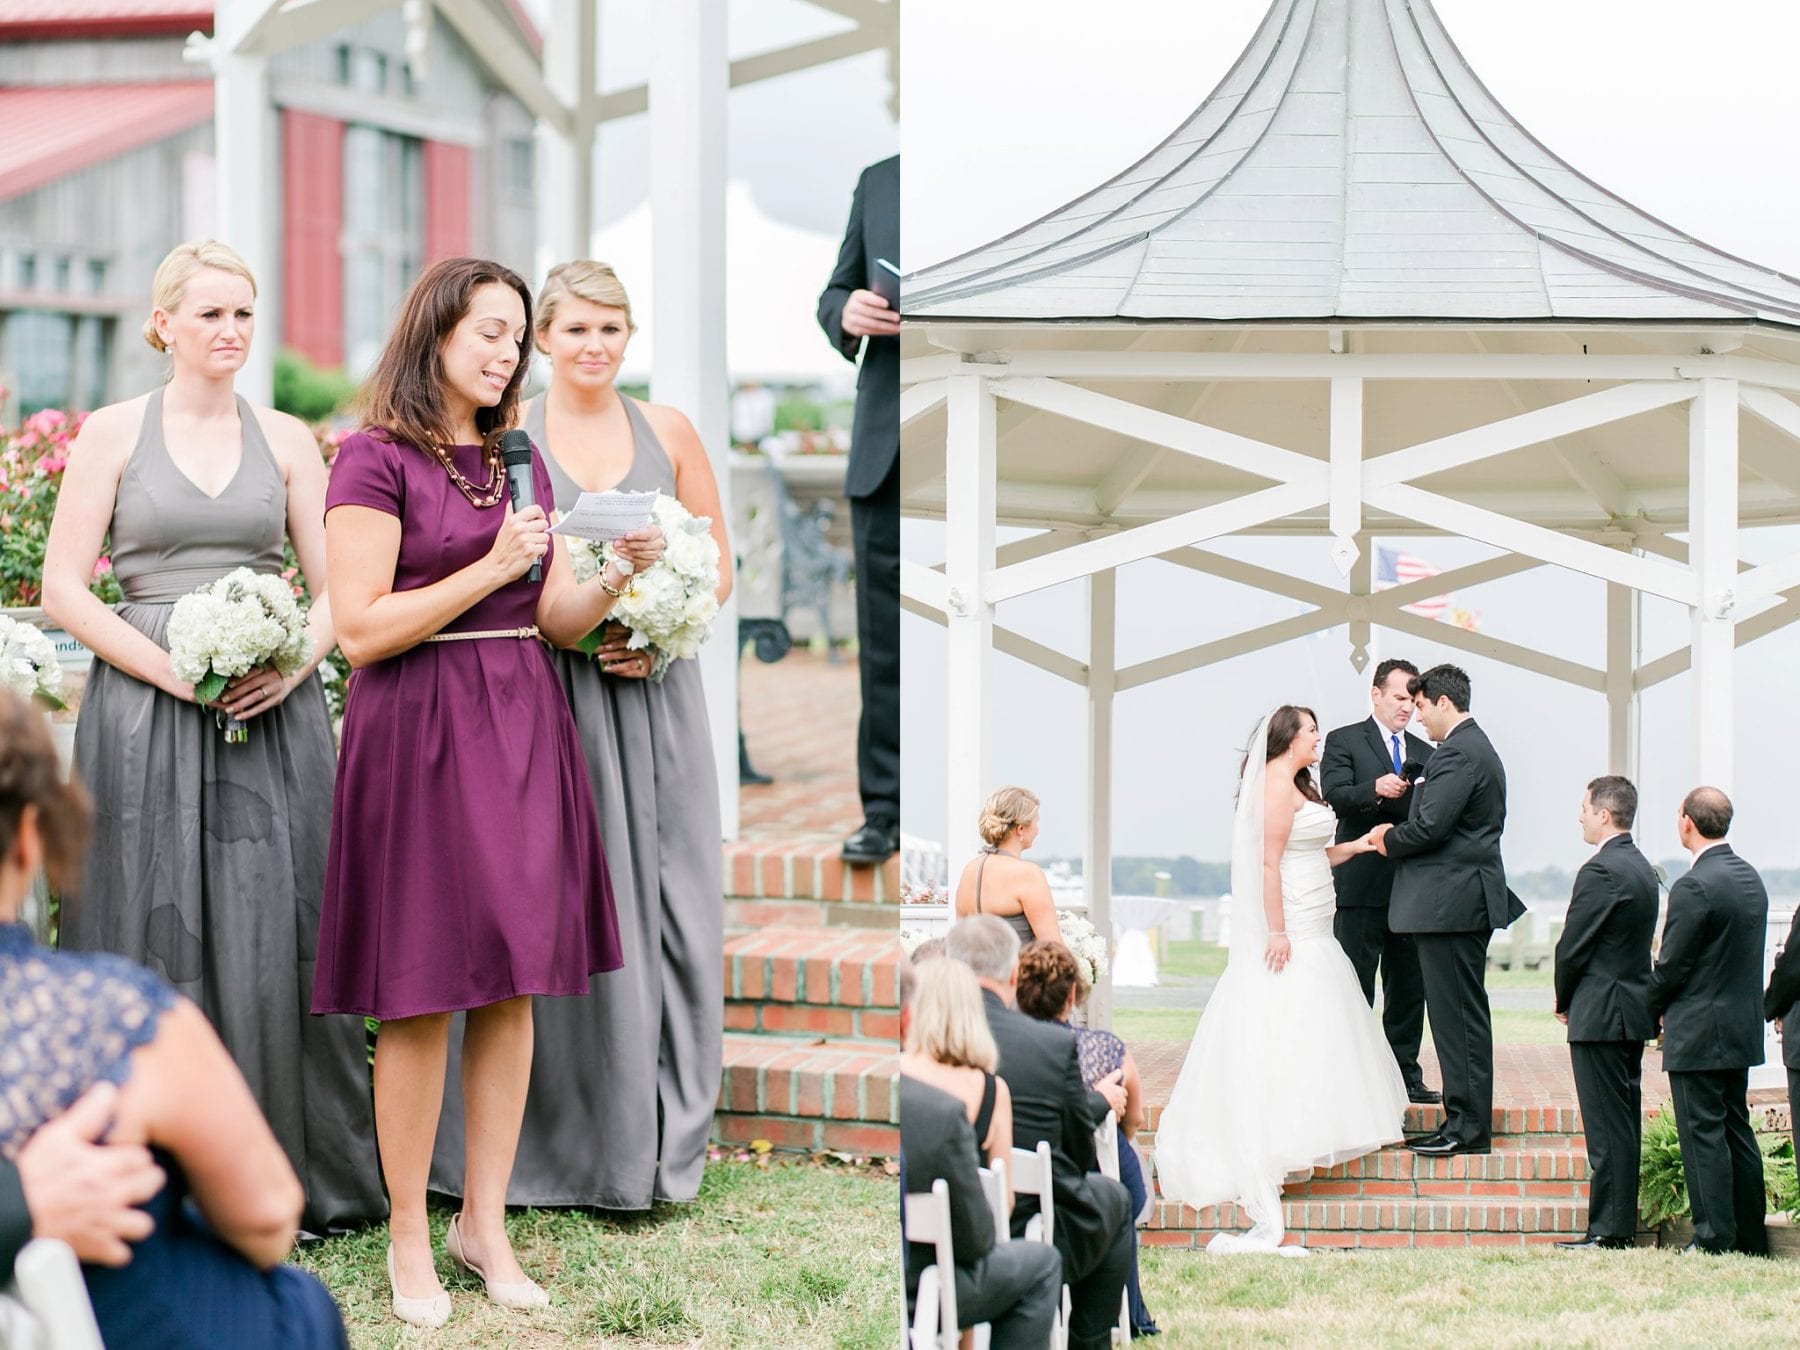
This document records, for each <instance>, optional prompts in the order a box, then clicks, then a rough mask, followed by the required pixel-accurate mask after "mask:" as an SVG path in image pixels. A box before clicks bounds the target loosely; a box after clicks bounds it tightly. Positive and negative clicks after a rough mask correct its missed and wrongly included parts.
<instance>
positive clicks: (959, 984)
mask: <svg viewBox="0 0 1800 1350" xmlns="http://www.w3.org/2000/svg"><path fill="white" fill-rule="evenodd" d="M913 979H914V981H915V987H914V989H913V998H912V1021H911V1023H910V1024H909V1026H908V1028H907V1035H906V1048H907V1049H908V1050H911V1051H913V1052H914V1053H915V1054H920V1055H924V1056H925V1057H926V1058H927V1059H931V1060H935V1061H936V1062H937V1063H939V1064H949V1065H952V1066H955V1067H959V1068H970V1069H986V1070H987V1071H988V1072H989V1073H992V1072H993V1071H994V1069H995V1067H996V1066H997V1065H998V1064H999V1063H1000V1047H999V1046H997V1045H996V1044H995V1043H994V1033H993V1032H992V1031H990V1030H988V1021H987V1009H986V1007H985V1006H983V1004H982V1001H981V985H980V984H979V983H978V982H977V981H976V979H975V972H974V971H972V970H970V969H969V967H968V966H966V965H964V964H963V963H962V962H961V961H952V960H949V959H939V960H936V961H927V962H925V963H924V964H923V965H919V966H915V967H914V968H913Z"/></svg>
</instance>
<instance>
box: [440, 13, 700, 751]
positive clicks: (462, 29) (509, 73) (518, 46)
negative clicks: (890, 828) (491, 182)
mask: <svg viewBox="0 0 1800 1350" xmlns="http://www.w3.org/2000/svg"><path fill="white" fill-rule="evenodd" d="M678 2H679V0H677V3H678ZM432 4H433V6H434V7H435V8H436V9H437V12H438V13H440V14H442V15H443V16H444V18H445V20H446V21H447V22H448V23H449V24H450V26H451V27H452V28H454V29H455V30H456V31H457V33H458V35H460V36H461V38H462V40H463V41H464V42H466V43H467V44H468V45H469V49H470V50H471V51H473V52H474V53H475V56H476V58H477V59H478V60H480V61H481V62H482V63H483V64H484V65H486V66H487V68H488V69H489V70H491V71H492V72H493V73H494V77H495V78H496V79H498V80H499V81H500V83H501V84H503V85H505V86H506V87H507V89H508V90H509V91H510V92H511V93H512V95H513V97H514V98H516V99H518V100H519V102H521V103H523V104H524V105H525V106H526V108H528V109H530V111H531V115H532V116H533V117H536V118H537V119H538V120H539V121H541V122H543V123H545V124H546V125H548V126H549V127H550V128H551V129H552V130H553V131H555V132H556V134H557V135H559V136H567V135H568V134H569V132H570V130H571V128H572V117H573V114H572V112H571V110H570V109H569V108H568V107H567V106H566V105H565V104H564V103H563V102H562V100H561V99H559V98H557V97H556V95H555V94H553V93H551V91H550V86H549V85H548V84H547V83H546V82H545V80H544V67H543V63H542V62H540V61H539V60H538V58H537V57H536V56H535V55H534V54H533V53H532V51H531V50H530V49H529V48H528V47H526V45H525V43H524V41H523V40H522V39H521V38H520V37H519V35H518V33H517V32H516V31H514V29H513V28H512V26H511V25H510V24H508V23H506V22H505V21H504V20H502V19H501V18H500V16H499V15H498V14H497V13H495V12H494V11H493V10H491V9H489V8H488V7H487V6H486V5H485V4H483V3H482V0H432ZM659 7H660V6H659ZM653 59H654V58H653ZM733 753H734V754H735V751H734V752H733Z"/></svg>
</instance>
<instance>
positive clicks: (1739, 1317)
mask: <svg viewBox="0 0 1800 1350" xmlns="http://www.w3.org/2000/svg"><path fill="white" fill-rule="evenodd" d="M1141 1259H1142V1264H1143V1274H1144V1298H1145V1301H1146V1303H1147V1305H1148V1307H1149V1308H1150V1311H1151V1313H1152V1314H1153V1315H1154V1316H1155V1317H1156V1319H1157V1321H1158V1322H1159V1323H1160V1324H1161V1325H1162V1328H1163V1332H1164V1335H1163V1336H1162V1338H1161V1339H1160V1341H1158V1342H1157V1344H1159V1345H1163V1346H1169V1347H1175V1346H1189V1345H1191V1346H1201V1345H1206V1346H1214V1345H1305V1346H1396V1347H1402V1346H1404V1347H1411V1346H1416V1345H1460V1346H1549V1345H1554V1346H1558V1347H1564V1346H1652V1345H1654V1346H1659V1347H1671V1346H1708V1345H1730V1346H1734V1347H1735V1346H1790V1345H1793V1344H1794V1343H1795V1341H1796V1339H1797V1338H1800V1331H1797V1328H1800V1280H1796V1279H1795V1276H1794V1267H1793V1265H1792V1264H1791V1263H1789V1262H1786V1261H1759V1260H1756V1259H1754V1258H1751V1257H1747V1256H1725V1257H1705V1258H1696V1257H1686V1256H1681V1255H1680V1254H1678V1253H1676V1252H1674V1251H1657V1250H1652V1249H1643V1250H1639V1251H1631V1252H1595V1253H1579V1254H1571V1253H1565V1252H1558V1251H1554V1250H1551V1251H1545V1250H1542V1249H1540V1250H1535V1251H1487V1252H1474V1251H1468V1250H1463V1251H1446V1250H1438V1251H1431V1250H1421V1251H1404V1250H1393V1251H1379V1252H1377V1251H1371V1252H1360V1253H1335V1252H1320V1253H1318V1254H1316V1255H1314V1256H1313V1257H1311V1258H1309V1259H1306V1260H1298V1261H1290V1260H1282V1259H1280V1258H1269V1257H1256V1256H1239V1257H1215V1256H1208V1255H1206V1254H1205V1253H1203V1252H1196V1251H1186V1250H1167V1249H1165V1250H1156V1249H1148V1250H1146V1251H1145V1252H1144V1253H1143V1255H1142V1258H1141Z"/></svg>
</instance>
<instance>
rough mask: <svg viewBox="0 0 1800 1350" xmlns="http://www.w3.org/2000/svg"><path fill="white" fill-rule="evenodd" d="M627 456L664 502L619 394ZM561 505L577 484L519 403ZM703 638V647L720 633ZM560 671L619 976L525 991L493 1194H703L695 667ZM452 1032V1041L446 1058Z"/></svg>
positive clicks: (709, 830)
mask: <svg viewBox="0 0 1800 1350" xmlns="http://www.w3.org/2000/svg"><path fill="white" fill-rule="evenodd" d="M624 402H625V410H626V412H627V414H628V415H629V417H630V420H631V430H632V437H633V448H634V454H633V458H632V463H631V467H630V469H628V470H627V471H626V474H625V477H624V478H622V479H621V480H620V481H619V483H618V484H617V486H618V487H619V488H620V489H621V490H624V491H648V490H650V489H652V488H654V489H656V490H658V491H661V492H664V493H666V494H668V495H670V496H674V495H675V469H674V466H673V465H672V464H671V463H670V461H669V457H668V455H667V453H666V452H665V451H664V450H663V448H662V446H661V444H660V443H658V441H657V439H656V434H655V433H654V432H653V431H652V430H651V429H650V424H649V423H648V422H647V421H646V420H645V418H644V414H643V411H642V410H641V409H640V408H639V407H638V406H637V404H636V403H634V402H633V401H632V400H631V399H630V398H626V399H625V400H624ZM525 429H526V430H527V431H528V432H530V434H531V438H532V440H533V441H535V442H536V443H537V446H538V449H539V451H540V452H541V453H542V454H543V456H544V460H545V462H546V463H547V464H548V465H549V467H550V475H551V478H552V479H553V481H554V482H555V485H556V505H557V508H558V509H559V510H564V511H566V510H568V509H569V508H570V507H571V506H573V505H574V503H575V498H576V497H577V496H579V495H580V492H581V489H580V488H579V487H578V486H577V485H576V484H575V482H574V481H573V480H572V479H571V478H570V477H569V476H568V474H567V473H566V472H565V471H564V470H563V468H562V466H561V465H560V464H558V463H557V461H556V456H555V454H554V452H553V449H552V447H550V446H549V445H548V444H547V443H546V440H545V435H544V404H543V400H542V399H538V400H536V401H535V402H533V403H532V404H530V405H529V406H528V407H527V409H526V413H525ZM729 640H730V637H729V635H728V634H715V635H714V637H713V641H715V642H724V641H729ZM557 662H558V666H559V669H560V670H561V672H562V678H563V685H564V687H565V688H566V690H567V691H568V696H569V706H570V708H571V709H572V710H573V712H574V714H575V726H576V729H577V731H578V732H579V733H580V736H581V745H582V750H583V753H585V754H586V756H587V761H588V774H589V777H590V778H591V779H592V780H593V785H594V799H595V804H596V805H597V806H598V807H599V810H600V834H601V838H602V839H603V840H604V842H605V844H606V857H607V861H608V863H609V864H610V868H611V872H612V883H613V895H614V899H615V901H616V903H617V905H618V915H619V940H620V942H621V944H622V945H623V947H624V953H625V965H624V968H623V969H622V970H618V971H614V972H611V973H609V974H603V975H596V976H594V977H593V979H592V981H591V983H590V988H589V992H588V993H587V994H586V995H585V996H583V997H578V998H540V999H535V1000H533V1010H532V1016H533V1018H534V1019H535V1020H534V1025H535V1028H536V1047H535V1050H534V1052H533V1057H532V1063H531V1089H530V1093H529V1095H528V1096H527V1098H526V1102H525V1121H524V1126H523V1129H522V1131H521V1133H520V1136H519V1152H518V1159H517V1162H516V1163H515V1165H514V1167H513V1174H512V1183H511V1185H510V1187H509V1188H508V1190H507V1200H508V1202H509V1203H511V1204H517V1205H594V1206H598V1207H600V1208H603V1209H627V1210H629V1209H648V1208H649V1207H650V1205H651V1202H652V1201H653V1200H691V1199H693V1198H694V1195H695V1193H696V1192H697V1191H698V1190H699V1188H700V1174H701V1171H702V1169H703V1167H704V1165H705V1162H706V1145H707V1140H708V1138H709V1137H710V1135H711V1131H712V1117H713V1107H714V1105H715V1104H716V1102H717V1100H718V1095H719V1060H720V1054H721V1049H720V1042H721V1037H722V1024H723V1019H724V989H723V975H722V969H721V968H722V963H723V959H724V957H723V947H724V901H723V898H722V896H723V890H722V886H723V881H722V878H721V875H720V871H721V862H720V858H721V850H720V824H719V789H718V775H717V773H716V771H715V769H714V766H713V751H712V733H711V731H710V729H709V724H708V721H707V715H706V691H705V689H704V688H703V686H702V684H701V679H700V667H699V664H698V663H697V662H695V661H676V662H674V663H673V664H672V665H671V666H670V667H669V670H668V673H667V674H666V675H665V676H664V677H663V680H662V682H661V683H660V684H653V683H651V682H650V681H649V680H636V679H620V678H619V677H617V676H613V675H607V674H604V673H603V672H602V671H601V669H600V667H599V666H598V665H596V664H595V663H594V662H593V661H592V660H591V659H589V658H588V657H586V656H583V655H582V654H581V653H579V652H559V653H558V655H557ZM460 1041H461V1037H460V1035H454V1036H452V1038H451V1047H452V1054H453V1055H454V1054H455V1053H456V1047H457V1046H458V1044H459V1043H460ZM458 1079H459V1075H458V1073H457V1072H456V1071H455V1066H454V1064H453V1066H452V1072H451V1073H450V1074H448V1075H447V1076H446V1080H445V1095H444V1114H443V1117H442V1119H441V1121H440V1123H439V1127H438V1139H437V1153H436V1156H435V1157H434V1158H433V1160H432V1168H431V1187H432V1189H433V1190H438V1191H443V1192H445V1193H447V1194H451V1195H460V1194H462V1179H463V1117H462V1096H461V1091H460V1088H459V1086H458Z"/></svg>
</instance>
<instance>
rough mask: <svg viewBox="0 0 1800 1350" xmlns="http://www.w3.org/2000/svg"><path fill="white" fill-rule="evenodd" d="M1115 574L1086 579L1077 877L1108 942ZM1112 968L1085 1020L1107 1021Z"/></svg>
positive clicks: (1103, 1024)
mask: <svg viewBox="0 0 1800 1350" xmlns="http://www.w3.org/2000/svg"><path fill="white" fill-rule="evenodd" d="M1118 578H1119V574H1118V572H1117V571H1115V570H1113V569H1112V568H1108V569H1107V570H1105V571H1104V572H1095V573H1094V574H1093V575H1091V576H1090V577H1088V579H1087V612H1088V680H1087V839H1086V846H1085V848H1084V849H1083V850H1082V863H1081V876H1082V880H1083V881H1084V882H1086V888H1087V901H1088V919H1089V920H1090V921H1091V922H1092V923H1093V925H1094V930H1095V931H1096V932H1097V933H1099V934H1100V936H1101V937H1102V938H1103V939H1105V940H1106V941H1108V942H1111V941H1112V933H1113V927H1112V781H1113V753H1112V746H1113V690H1114V687H1115V684H1116V682H1117V672H1118V665H1117V656H1116V651H1115V643H1114V635H1115V634H1116V632H1117V631H1118V630H1117V616H1118ZM1112 993H1113V983H1112V973H1111V971H1110V970H1109V971H1108V972H1107V974H1106V975H1105V976H1103V977H1102V978H1101V979H1100V980H1099V981H1098V982H1097V983H1096V984H1095V985H1094V992H1093V996H1092V998H1091V999H1090V1000H1089V1003H1088V1025H1089V1026H1091V1027H1110V1026H1111V1025H1112V1011H1113V1009H1112Z"/></svg>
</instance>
